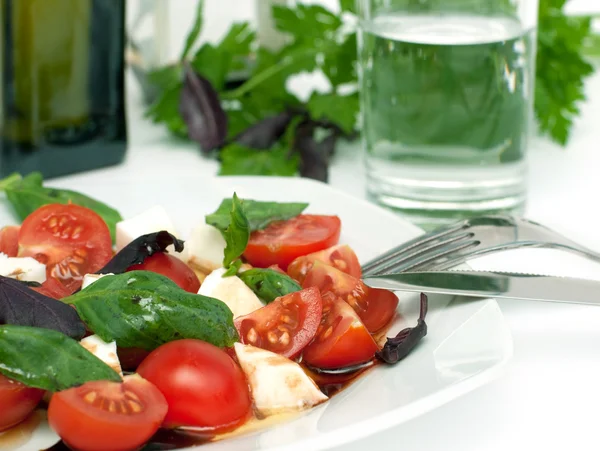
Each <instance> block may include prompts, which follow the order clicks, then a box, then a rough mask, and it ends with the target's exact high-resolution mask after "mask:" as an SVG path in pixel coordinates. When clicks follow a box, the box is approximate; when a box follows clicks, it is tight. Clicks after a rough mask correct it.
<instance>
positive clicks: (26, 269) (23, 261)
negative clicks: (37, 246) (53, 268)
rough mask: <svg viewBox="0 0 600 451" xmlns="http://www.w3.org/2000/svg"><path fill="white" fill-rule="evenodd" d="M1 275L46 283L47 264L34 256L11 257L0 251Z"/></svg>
mask: <svg viewBox="0 0 600 451" xmlns="http://www.w3.org/2000/svg"><path fill="white" fill-rule="evenodd" d="M0 275H2V276H4V277H11V278H13V279H17V280H24V281H27V282H39V283H44V282H45V281H46V265H44V264H43V263H40V262H38V261H37V260H36V259H35V258H33V257H9V256H8V255H6V254H3V253H0Z"/></svg>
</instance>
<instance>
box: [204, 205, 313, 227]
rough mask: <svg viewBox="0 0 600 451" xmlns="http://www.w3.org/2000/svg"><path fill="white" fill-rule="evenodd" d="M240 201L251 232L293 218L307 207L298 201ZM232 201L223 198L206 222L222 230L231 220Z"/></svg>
mask: <svg viewBox="0 0 600 451" xmlns="http://www.w3.org/2000/svg"><path fill="white" fill-rule="evenodd" d="M241 202H242V205H243V206H244V213H245V214H246V218H247V219H248V223H249V225H250V231H251V232H254V231H255V230H261V229H264V228H265V227H267V226H268V225H269V224H270V223H272V222H273V221H283V220H286V219H290V218H294V217H296V216H298V215H299V214H300V213H302V212H303V211H304V209H305V208H306V207H308V204H305V203H299V202H289V203H282V202H262V201H258V200H251V199H242V200H241ZM232 203H233V201H232V200H231V199H224V200H223V202H221V205H219V208H217V210H216V211H215V212H214V213H211V214H210V215H207V216H206V223H207V224H209V225H211V226H213V227H216V228H217V229H219V230H220V231H221V232H224V231H225V230H226V229H227V227H229V222H230V221H231V218H230V212H231V208H232Z"/></svg>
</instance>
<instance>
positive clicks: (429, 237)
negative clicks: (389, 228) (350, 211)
mask: <svg viewBox="0 0 600 451" xmlns="http://www.w3.org/2000/svg"><path fill="white" fill-rule="evenodd" d="M468 226H469V222H468V220H465V221H461V222H458V223H456V224H454V225H452V226H449V227H443V228H439V229H437V230H434V231H432V232H429V233H426V234H423V235H419V236H418V237H416V238H413V239H412V240H410V241H407V242H406V243H403V244H401V245H400V246H396V247H395V248H393V249H390V250H389V251H387V252H386V253H384V254H381V255H379V256H378V257H376V258H374V259H373V260H371V261H369V262H367V263H366V264H364V265H363V266H362V271H363V273H369V274H373V273H374V272H377V271H378V269H379V268H381V267H382V266H385V265H386V264H388V263H389V262H390V261H391V260H394V259H395V258H396V257H397V256H399V255H402V254H404V253H405V252H408V251H413V253H418V251H417V250H416V249H417V248H420V247H425V249H424V250H427V249H429V247H427V246H428V245H429V244H430V243H432V242H435V241H436V240H438V239H440V238H443V237H445V236H447V235H450V234H452V233H455V232H457V231H460V230H462V229H465V228H467V227H468Z"/></svg>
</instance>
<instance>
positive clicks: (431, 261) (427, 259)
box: [369, 239, 480, 275]
mask: <svg viewBox="0 0 600 451" xmlns="http://www.w3.org/2000/svg"><path fill="white" fill-rule="evenodd" d="M479 244H480V242H479V241H477V240H473V239H470V240H468V241H456V240H455V241H453V242H451V243H450V244H449V245H448V246H446V247H445V248H443V249H438V250H439V252H433V253H427V254H425V255H422V256H421V257H419V258H417V259H411V260H409V261H408V262H405V263H404V264H392V265H389V266H387V267H385V268H383V269H382V270H381V271H379V272H378V273H377V275H380V274H391V273H394V272H402V271H409V270H410V271H419V270H421V271H422V270H425V269H432V268H436V267H437V264H438V262H440V261H442V262H443V261H444V260H445V259H447V258H448V256H453V257H454V256H455V255H461V254H464V255H469V254H470V253H471V252H470V251H469V249H472V248H473V247H476V246H479ZM369 275H373V274H369Z"/></svg>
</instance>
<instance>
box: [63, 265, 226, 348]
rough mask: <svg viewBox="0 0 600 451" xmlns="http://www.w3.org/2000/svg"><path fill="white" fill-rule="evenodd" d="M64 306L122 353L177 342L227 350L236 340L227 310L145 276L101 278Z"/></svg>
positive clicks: (162, 278) (135, 273)
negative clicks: (187, 340)
mask: <svg viewBox="0 0 600 451" xmlns="http://www.w3.org/2000/svg"><path fill="white" fill-rule="evenodd" d="M63 302H66V303H68V304H74V305H75V306H76V307H77V312H78V313H79V316H80V317H81V319H82V320H83V321H84V322H85V323H86V324H87V326H88V327H89V328H90V329H91V330H92V331H93V332H94V333H95V334H97V335H99V336H100V338H102V339H103V340H105V341H113V340H115V341H116V342H117V344H118V345H119V346H121V347H124V348H142V349H147V350H152V349H155V348H157V347H158V346H160V345H162V344H164V343H167V342H169V341H172V340H177V339H181V338H196V339H198V340H203V341H207V342H209V343H212V344H213V345H215V346H219V347H226V346H231V345H232V344H233V343H234V342H235V341H236V340H237V338H238V335H237V331H236V329H235V327H234V325H233V314H232V313H231V310H230V309H229V308H228V307H227V305H226V304H224V303H223V302H221V301H219V300H218V299H213V298H209V297H205V296H201V295H197V294H191V293H188V292H187V291H184V290H182V289H181V288H179V287H178V286H177V284H175V283H174V282H173V281H171V279H169V278H167V277H165V276H162V275H160V274H156V273H153V272H149V271H131V272H127V273H124V274H118V275H114V276H113V275H109V276H104V277H102V278H100V279H99V280H97V281H96V282H94V283H93V284H92V285H90V286H88V287H87V288H85V289H83V290H81V291H80V292H78V293H76V294H74V295H72V296H69V297H67V298H64V299H63Z"/></svg>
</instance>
